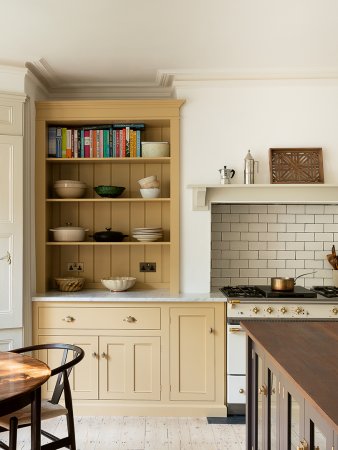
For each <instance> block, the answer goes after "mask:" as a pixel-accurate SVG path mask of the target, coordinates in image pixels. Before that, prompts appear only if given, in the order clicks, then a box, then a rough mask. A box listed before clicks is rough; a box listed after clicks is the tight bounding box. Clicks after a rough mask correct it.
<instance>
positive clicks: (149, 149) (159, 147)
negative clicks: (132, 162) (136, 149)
mask: <svg viewBox="0 0 338 450" xmlns="http://www.w3.org/2000/svg"><path fill="white" fill-rule="evenodd" d="M141 147H142V156H143V157H144V158H163V157H165V156H169V142H142V144H141Z"/></svg>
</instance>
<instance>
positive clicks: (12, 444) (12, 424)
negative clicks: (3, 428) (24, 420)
mask: <svg viewBox="0 0 338 450" xmlns="http://www.w3.org/2000/svg"><path fill="white" fill-rule="evenodd" d="M17 435H18V419H17V418H16V417H11V418H10V421H9V446H8V448H9V450H16V441H17Z"/></svg>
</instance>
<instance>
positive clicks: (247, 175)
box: [244, 150, 258, 184]
mask: <svg viewBox="0 0 338 450" xmlns="http://www.w3.org/2000/svg"><path fill="white" fill-rule="evenodd" d="M255 166H256V167H257V173H258V161H255V160H254V159H253V157H252V155H251V153H250V150H248V153H247V155H246V157H245V158H244V184H254V182H255Z"/></svg>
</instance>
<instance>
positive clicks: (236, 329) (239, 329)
mask: <svg viewBox="0 0 338 450" xmlns="http://www.w3.org/2000/svg"><path fill="white" fill-rule="evenodd" d="M229 332H230V333H244V330H242V328H234V327H230V328H229Z"/></svg>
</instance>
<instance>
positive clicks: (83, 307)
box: [33, 299, 226, 417]
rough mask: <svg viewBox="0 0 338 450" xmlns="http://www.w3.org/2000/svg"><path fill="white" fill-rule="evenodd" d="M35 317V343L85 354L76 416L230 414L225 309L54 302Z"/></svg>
mask: <svg viewBox="0 0 338 450" xmlns="http://www.w3.org/2000/svg"><path fill="white" fill-rule="evenodd" d="M33 312H34V314H33V329H34V336H33V339H34V343H41V344H42V343H53V342H65V343H71V344H75V345H79V346H80V347H82V348H83V349H84V351H85V357H84V360H83V361H82V362H81V363H80V364H79V365H78V366H76V368H75V370H74V372H73V373H72V375H71V386H72V391H73V399H74V410H75V412H76V414H80V415H95V414H99V415H106V414H107V415H154V416H156V415H159V416H161V415H172V416H180V415H182V416H184V415H186V416H189V415H191V416H215V417H217V416H225V415H226V406H225V404H224V399H225V381H224V380H225V367H224V349H225V345H224V344H225V342H224V341H225V335H224V324H225V321H224V303H221V302H220V303H206V302H203V303H195V302H180V301H177V302H170V301H166V300H164V301H159V302H147V301H142V302H132V301H130V302H124V301H123V302H122V301H112V302H107V301H65V300H64V301H60V300H57V299H55V300H54V301H34V302H33ZM38 357H39V358H41V359H42V360H44V361H46V362H47V363H49V364H50V365H51V366H54V365H55V364H57V363H58V361H55V360H52V359H50V356H49V355H48V354H47V353H46V352H44V353H43V352H41V353H40V354H39V355H38ZM47 389H48V391H51V390H52V389H53V386H49V385H48V384H47Z"/></svg>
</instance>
